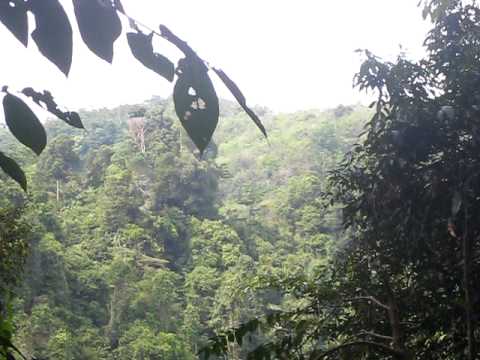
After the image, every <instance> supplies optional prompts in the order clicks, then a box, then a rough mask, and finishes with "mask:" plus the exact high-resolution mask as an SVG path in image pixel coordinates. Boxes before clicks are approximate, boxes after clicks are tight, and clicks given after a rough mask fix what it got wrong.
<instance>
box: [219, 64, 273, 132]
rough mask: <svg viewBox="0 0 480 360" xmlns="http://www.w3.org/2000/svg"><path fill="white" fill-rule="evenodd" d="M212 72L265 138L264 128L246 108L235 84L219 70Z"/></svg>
mask: <svg viewBox="0 0 480 360" xmlns="http://www.w3.org/2000/svg"><path fill="white" fill-rule="evenodd" d="M213 71H215V73H216V74H217V75H218V77H219V78H220V80H222V81H223V83H224V84H225V86H226V87H227V88H228V90H230V92H231V93H232V95H233V96H234V97H235V99H236V100H237V101H238V103H239V104H240V106H241V107H242V109H243V110H245V112H246V113H247V114H248V116H249V117H250V119H252V120H253V122H254V123H255V125H257V127H258V128H259V129H260V131H261V132H262V134H263V135H264V136H265V137H267V131H266V130H265V127H264V126H263V124H262V122H261V121H260V118H259V117H258V116H257V114H255V112H254V111H253V110H252V109H250V108H249V107H248V106H247V100H246V99H245V96H244V95H243V93H242V92H241V91H240V89H239V87H238V86H237V84H235V82H233V80H232V79H230V78H229V77H228V76H227V74H225V73H224V72H223V71H222V70H221V69H216V68H213Z"/></svg>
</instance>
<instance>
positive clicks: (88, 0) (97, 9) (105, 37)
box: [73, 0, 123, 63]
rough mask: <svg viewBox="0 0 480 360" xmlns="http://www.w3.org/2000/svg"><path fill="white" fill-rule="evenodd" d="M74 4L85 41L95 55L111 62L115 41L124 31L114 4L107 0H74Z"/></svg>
mask: <svg viewBox="0 0 480 360" xmlns="http://www.w3.org/2000/svg"><path fill="white" fill-rule="evenodd" d="M118 4H119V3H117V6H119V5H118ZM73 6H74V10H75V17H76V18H77V23H78V27H79V29H80V35H81V36H82V39H83V41H84V42H85V44H86V45H87V46H88V48H89V49H90V50H91V51H92V52H93V53H94V54H95V55H97V56H98V57H100V58H101V59H103V60H105V61H107V62H109V63H111V62H112V60H113V43H114V42H115V40H117V39H118V37H119V36H120V34H121V32H122V23H121V22H120V18H119V17H118V14H117V11H116V10H115V7H114V5H113V4H112V2H111V1H107V0H73ZM120 6H121V4H120ZM119 10H120V11H122V10H123V7H122V8H121V9H119Z"/></svg>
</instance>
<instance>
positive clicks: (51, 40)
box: [28, 0, 73, 76]
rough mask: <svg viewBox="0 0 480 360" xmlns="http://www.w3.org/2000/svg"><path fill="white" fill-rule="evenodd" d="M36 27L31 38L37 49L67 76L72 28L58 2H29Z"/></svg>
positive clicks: (71, 48) (39, 0)
mask: <svg viewBox="0 0 480 360" xmlns="http://www.w3.org/2000/svg"><path fill="white" fill-rule="evenodd" d="M28 4H29V6H30V10H31V11H32V12H33V14H34V15H35V23H36V25H37V27H36V28H35V30H34V31H33V32H32V38H33V40H34V41H35V43H36V44H37V46H38V49H39V50H40V52H41V53H42V55H43V56H45V57H46V58H47V59H49V60H50V61H51V62H52V63H54V64H55V65H56V66H57V67H58V68H59V69H60V70H61V71H62V72H63V73H64V74H65V76H68V73H69V72H70V67H71V65H72V51H73V44H72V26H71V25H70V21H69V20H68V17H67V14H66V13H65V10H64V9H63V7H62V5H60V3H59V2H58V0H30V1H29V2H28Z"/></svg>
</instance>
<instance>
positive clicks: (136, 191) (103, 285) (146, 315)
mask: <svg viewBox="0 0 480 360" xmlns="http://www.w3.org/2000/svg"><path fill="white" fill-rule="evenodd" d="M222 108H229V109H230V110H229V111H230V112H229V114H230V116H231V117H232V119H240V118H241V116H242V115H241V114H240V112H239V111H240V109H239V108H238V107H235V105H233V104H231V103H228V102H226V103H225V105H223V106H222ZM132 114H133V115H135V116H134V117H133V118H132V117H131V116H132ZM365 114H366V111H365V110H364V109H363V108H361V107H357V108H352V112H351V113H348V111H347V112H344V113H342V114H340V115H338V116H340V117H338V118H335V115H334V111H333V110H332V111H326V112H323V113H321V112H315V113H310V114H309V113H302V114H293V115H291V116H286V115H281V116H279V117H278V118H277V120H278V121H277V120H275V122H273V119H272V123H275V124H276V126H277V127H278V128H277V132H278V133H279V134H280V133H282V131H281V128H284V129H285V131H286V130H287V129H289V127H290V126H291V125H292V124H296V126H297V128H296V129H294V131H292V132H291V135H288V136H287V137H285V139H283V140H282V141H286V142H287V143H288V146H289V147H292V148H297V149H300V148H301V147H302V146H303V145H304V144H305V143H308V144H310V143H311V146H308V149H309V150H308V151H311V154H313V153H314V151H317V150H320V151H321V152H325V153H326V152H328V154H335V157H338V158H339V157H340V155H339V154H337V153H336V151H337V149H336V148H335V147H334V146H329V147H328V148H327V145H326V144H327V143H326V142H325V141H323V140H322V139H320V138H315V139H314V138H312V139H310V138H308V139H303V138H299V137H298V136H297V135H298V134H299V133H302V131H306V130H302V128H303V127H308V128H309V131H311V133H312V134H313V133H316V132H319V131H320V129H321V128H326V127H331V122H332V121H334V118H335V119H336V121H337V124H336V126H335V129H336V132H333V133H331V135H330V136H334V137H335V136H338V139H337V140H335V141H334V142H333V143H334V144H342V146H344V147H348V145H347V144H348V143H349V142H350V141H351V139H350V135H347V134H351V133H353V132H355V131H359V129H360V124H361V123H362V122H363V121H364V119H365ZM173 115H174V108H173V104H172V103H171V102H168V101H164V100H161V99H152V100H151V101H149V102H147V103H145V104H142V105H139V106H123V107H120V108H117V109H112V110H106V109H105V110H97V111H92V112H82V113H81V116H82V121H83V123H84V124H85V127H86V128H88V129H90V130H89V132H85V133H80V134H78V133H75V130H73V129H72V128H71V127H68V126H67V125H66V124H63V123H60V122H53V121H49V122H47V123H46V125H45V126H46V128H47V131H48V134H49V136H50V137H51V141H50V142H49V144H48V145H47V147H46V149H45V151H44V152H43V153H42V155H41V156H40V157H39V159H38V161H35V159H34V158H33V157H32V156H30V157H28V156H25V157H24V160H23V167H24V169H25V170H26V173H27V175H28V176H29V177H30V178H32V179H34V181H33V182H32V185H31V188H30V190H29V191H30V195H31V199H30V204H29V206H28V207H27V209H26V214H25V218H26V219H27V220H28V223H29V224H31V227H32V228H33V230H34V231H33V235H32V236H30V237H29V244H30V252H29V256H28V257H27V259H26V263H25V272H24V275H23V277H22V280H23V281H22V282H21V286H18V287H16V288H15V297H14V298H13V299H12V300H11V301H9V302H10V303H11V305H12V306H11V307H12V309H13V314H14V318H15V326H13V327H11V329H12V330H11V331H12V334H14V340H15V341H14V343H15V344H17V345H18V348H19V349H21V351H22V353H24V354H25V356H27V357H29V358H31V357H37V358H49V359H50V358H52V359H63V358H69V359H106V360H111V359H114V358H122V359H123V358H134V359H135V358H138V359H142V356H143V358H152V359H154V358H159V359H160V358H161V359H168V358H171V359H194V358H196V357H197V352H198V351H199V350H200V348H202V347H203V346H205V345H206V344H208V339H209V338H210V337H211V336H213V335H214V334H221V333H223V332H225V331H227V329H229V328H231V327H239V326H241V324H243V323H246V322H248V321H249V320H250V319H252V318H255V317H257V316H260V315H261V314H263V313H264V312H269V313H270V312H272V309H288V310H289V311H290V310H291V309H292V308H295V306H297V305H298V304H301V303H302V304H303V302H302V301H297V299H295V298H293V297H291V296H284V295H282V294H281V292H279V291H278V290H277V287H275V288H272V287H270V285H268V284H271V281H270V280H269V277H270V276H274V277H275V278H276V279H284V278H286V277H288V276H300V275H301V274H303V271H304V270H305V271H306V272H307V273H309V274H310V275H309V276H313V274H315V273H316V270H315V269H317V268H318V267H319V266H323V265H324V264H325V262H326V261H327V257H328V256H330V255H331V254H332V253H333V250H332V249H333V246H332V241H333V239H334V238H335V235H334V234H333V232H334V231H336V228H335V226H333V225H332V224H333V223H334V222H335V221H334V220H332V219H331V218H332V217H333V218H335V213H331V212H329V211H325V210H324V208H323V207H324V204H323V203H322V202H321V201H319V200H318V199H316V197H318V196H320V195H321V193H322V191H323V188H324V185H325V184H324V179H325V178H324V176H323V173H321V172H319V171H317V170H316V169H317V167H316V166H315V167H314V166H311V167H310V166H309V165H308V164H307V162H306V161H303V162H304V163H303V165H301V166H297V165H298V163H297V161H298V160H299V159H300V158H301V156H299V155H296V154H295V155H294V156H289V155H288V153H287V152H283V151H279V157H283V159H282V160H279V159H276V158H275V157H270V158H269V161H265V160H264V159H263V158H262V157H261V156H258V157H256V156H254V157H252V160H251V162H248V163H243V164H242V165H241V166H240V165H239V164H241V163H238V162H237V159H238V157H239V156H241V154H239V152H238V151H235V146H236V144H237V142H238V138H237V137H238V134H234V133H231V134H230V129H229V127H230V126H231V124H232V122H231V121H229V120H228V119H226V121H224V122H222V124H221V125H220V127H219V132H218V135H219V136H224V137H223V139H222V145H221V146H220V147H219V148H218V149H217V147H216V146H215V144H210V145H209V146H208V147H207V148H206V149H205V152H204V155H203V160H199V159H198V157H197V156H196V155H195V154H194V153H193V152H192V149H193V147H194V144H193V143H192V142H191V141H190V140H189V139H188V137H186V136H185V133H184V132H183V130H182V129H181V128H180V127H179V125H178V124H177V123H176V122H174V121H173V120H172V116H173ZM290 118H291V119H293V120H290ZM306 118H308V121H307V120H305V119H306ZM314 119H315V120H314ZM246 125H248V123H247V124H246ZM246 125H245V127H244V128H243V129H240V130H241V131H242V132H243V131H245V133H244V134H242V136H245V137H246V138H249V139H250V148H251V149H250V151H251V154H261V153H262V152H263V151H264V148H265V142H264V140H263V139H262V137H261V136H255V132H254V131H255V130H256V129H251V128H248V127H247V126H246ZM142 135H143V136H142ZM0 141H1V142H2V143H3V142H5V143H7V141H10V140H9V138H8V137H7V134H5V135H4V136H3V135H2V137H1V138H0ZM298 141H301V142H302V145H301V146H300V145H297V144H295V142H298ZM12 143H14V142H13V141H12ZM271 146H272V147H278V149H281V148H282V147H283V145H282V146H280V144H278V143H276V140H275V139H273V138H272V139H271ZM339 151H340V150H339ZM217 154H220V156H221V161H222V163H223V164H228V166H227V165H222V166H221V165H219V158H218V156H217ZM257 161H258V163H257ZM281 162H283V164H284V165H285V167H288V168H292V169H295V170H294V171H292V173H294V174H295V176H291V177H290V178H285V177H284V176H285V175H284V173H283V170H282V168H281V167H279V166H278V164H279V163H281ZM270 164H271V165H270ZM307 166H308V167H309V171H308V172H307V173H303V169H304V168H305V167H307ZM262 167H263V168H264V170H262ZM327 167H328V165H326V164H325V167H324V168H323V170H322V171H325V170H326V168H327ZM263 171H266V172H269V173H270V175H266V174H265V173H263ZM226 172H230V175H231V176H230V177H228V176H225V173H226ZM272 176H273V177H274V178H275V179H276V180H275V182H270V180H269V179H271V178H272ZM240 179H247V180H246V184H247V185H245V186H244V185H243V184H242V188H241V189H236V191H232V193H227V191H226V189H232V188H234V186H235V184H241V181H240ZM255 183H256V186H252V185H253V184H255ZM57 185H58V186H57ZM247 188H248V189H250V190H251V191H248V192H247V191H244V189H247ZM57 195H58V196H57ZM2 196H3V197H2V198H3V199H4V202H3V203H2V205H3V204H4V205H6V204H8V203H10V202H12V203H22V202H23V201H25V199H24V195H23V194H22V192H21V191H18V189H16V188H15V186H11V187H3V188H2ZM317 210H318V212H317ZM17 274H19V273H17ZM19 285H20V284H19ZM271 336H273V335H272V334H270V333H269V332H268V331H266V332H265V333H264V334H260V333H258V334H255V335H253V336H252V338H251V339H250V340H248V339H245V340H244V341H243V342H242V344H241V345H240V344H238V343H237V342H236V341H231V339H227V344H228V354H229V355H228V356H229V357H230V358H232V359H240V358H246V357H247V354H248V353H249V352H251V351H252V350H254V349H255V348H256V347H258V346H260V345H261V344H262V343H264V342H265V341H271V340H272V337H271Z"/></svg>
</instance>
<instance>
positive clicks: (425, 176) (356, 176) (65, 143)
mask: <svg viewBox="0 0 480 360" xmlns="http://www.w3.org/2000/svg"><path fill="white" fill-rule="evenodd" d="M31 1H33V0H31ZM52 3H53V2H52ZM87 3H88V2H85V3H83V4H87ZM80 4H81V2H77V5H80ZM118 4H119V3H118V2H115V3H113V4H112V6H111V7H109V8H108V11H109V14H117V12H116V11H120V13H123V12H124V11H123V8H119V7H118V6H119V5H118ZM423 9H424V11H423V16H424V17H425V18H428V19H429V20H430V21H431V24H432V29H431V31H430V32H429V33H428V35H427V37H426V39H425V49H426V55H425V57H424V58H422V59H420V60H418V61H414V60H411V59H409V58H408V56H407V55H405V54H400V55H399V56H398V58H397V59H395V60H394V61H385V60H383V59H381V58H379V57H377V56H375V54H373V53H372V52H370V51H368V50H364V51H363V55H364V58H365V61H364V62H363V63H362V65H361V67H360V70H359V72H358V74H357V75H356V77H355V79H354V83H355V86H356V87H357V88H358V89H359V90H360V91H363V90H366V91H369V92H370V93H373V94H374V95H375V97H376V98H375V101H373V102H372V103H371V104H370V106H369V107H364V106H361V105H355V106H346V105H339V106H338V107H336V108H333V109H330V110H325V111H305V112H297V113H292V114H279V115H274V114H272V113H271V112H270V111H269V110H268V109H262V108H255V109H250V108H248V107H246V103H245V99H244V97H243V95H241V93H240V92H239V91H238V88H237V87H236V85H235V84H234V83H232V82H230V80H229V79H228V77H226V75H225V74H224V73H223V72H222V71H221V70H219V69H212V70H213V71H214V72H216V73H217V75H218V76H219V77H220V78H221V79H222V80H223V81H224V83H225V84H226V85H227V87H229V88H230V90H232V92H233V93H234V95H235V94H236V96H235V97H236V100H237V103H231V102H228V101H221V100H218V98H217V97H216V95H215V96H213V95H214V92H212V91H214V90H212V89H213V87H211V86H210V85H211V82H210V80H209V78H208V75H207V74H208V66H207V64H206V63H205V62H203V61H201V60H200V58H197V57H196V55H194V53H193V54H192V53H191V51H193V50H191V49H190V48H189V47H186V46H187V45H186V43H184V42H183V41H182V40H180V39H178V38H177V37H176V36H175V35H174V34H173V33H171V32H170V30H168V29H166V28H164V27H162V28H160V35H161V36H164V37H166V38H167V40H169V41H170V42H172V43H173V44H175V45H176V46H178V47H179V48H183V52H184V54H185V55H186V58H185V59H186V60H185V59H184V60H182V61H180V62H179V64H178V66H177V68H176V70H174V73H176V76H177V81H176V85H175V88H176V90H174V94H173V98H172V99H162V98H158V97H155V98H152V99H151V100H149V101H146V102H145V103H143V104H137V105H125V106H121V107H118V108H115V109H110V110H109V109H101V110H96V111H88V112H87V111H85V112H79V113H78V114H77V115H78V118H79V119H81V124H82V126H84V127H86V128H88V129H89V131H88V132H82V131H80V130H77V129H74V128H72V127H71V126H70V127H69V126H66V125H69V121H65V119H62V116H64V117H66V118H67V119H70V122H72V121H75V120H72V119H73V118H72V117H71V114H70V117H68V116H67V115H65V113H62V112H61V111H60V110H59V111H60V112H59V113H58V114H55V115H57V116H58V117H60V119H62V120H64V122H66V123H67V124H64V123H63V122H58V121H55V120H52V121H49V122H47V123H46V124H45V125H42V124H40V127H41V129H42V130H38V131H40V132H42V131H43V129H44V128H45V129H46V133H48V135H49V137H50V141H49V143H48V144H46V142H45V143H43V142H40V143H36V142H29V141H37V140H38V139H34V140H32V139H31V138H29V137H25V135H26V134H27V133H26V132H22V131H23V130H24V129H25V128H24V127H20V128H19V129H16V128H15V127H14V126H9V128H10V133H9V132H8V131H6V130H5V129H1V132H0V145H1V146H2V148H4V147H5V148H11V149H13V151H14V153H15V154H16V156H17V161H18V163H19V164H20V165H21V166H22V169H25V172H23V170H22V174H24V178H25V180H26V179H28V180H29V184H31V185H30V187H29V193H28V194H26V193H25V192H22V191H20V189H18V186H16V185H15V184H14V183H12V182H11V181H10V180H9V179H8V178H7V176H5V175H3V174H2V175H1V176H2V181H3V182H2V184H3V186H2V188H1V190H0V191H1V192H2V195H1V197H0V201H1V206H2V209H3V210H2V211H1V212H0V224H1V225H2V226H1V229H0V230H1V234H2V238H1V240H2V243H1V244H0V245H1V246H0V255H1V256H2V260H3V258H5V259H7V260H8V261H2V264H1V267H0V270H2V273H1V278H0V280H1V283H0V299H1V303H0V305H1V308H0V315H1V316H0V339H1V342H0V356H3V357H5V358H6V359H7V360H11V359H12V358H15V357H17V356H25V357H26V358H37V359H43V358H46V359H53V360H55V359H87V360H88V359H106V360H109V359H111V360H113V359H139V360H140V359H172V360H174V359H196V358H202V359H203V358H205V359H206V358H213V359H221V358H228V359H254V360H255V359H259V360H263V359H298V360H300V359H302V360H303V359H312V360H313V359H353V358H354V359H363V360H368V359H372V360H373V359H385V360H386V359H392V360H414V359H432V360H433V359H447V360H448V359H452V360H453V359H466V360H474V359H477V358H478V353H479V351H478V339H479V336H480V331H479V329H478V314H479V313H480V311H479V310H480V309H479V307H480V288H479V284H480V281H479V280H480V279H478V274H480V252H479V249H478V245H479V244H478V243H479V240H480V228H479V225H478V221H477V220H478V218H479V211H480V204H479V199H480V188H479V184H480V164H479V160H478V153H479V152H480V148H479V147H480V142H479V140H478V139H479V135H480V134H479V133H478V132H479V128H480V127H479V124H478V121H479V120H478V119H479V118H480V104H479V99H480V93H479V90H478V89H480V86H479V85H480V73H479V71H478V69H479V68H480V63H479V62H480V35H479V34H480V28H479V24H480V8H479V7H478V6H477V5H476V4H475V2H460V1H444V0H432V1H426V2H424V3H423ZM8 10H9V11H12V10H11V9H8ZM20 10H21V9H20ZM15 11H17V10H15ZM27 11H31V12H33V13H34V14H35V11H36V10H35V7H32V8H29V9H27ZM81 12H82V10H78V13H77V14H76V17H77V21H78V23H79V26H81V22H82V17H81V16H79V14H81ZM22 14H23V13H22ZM22 16H23V15H22ZM112 16H113V17H114V18H115V16H116V15H112ZM0 19H2V18H1V17H0ZM4 19H5V17H4V18H3V20H2V21H3V22H4V23H5V20H4ZM115 23H116V21H113V22H112V24H113V25H115ZM112 24H110V25H112ZM64 25H65V24H64ZM7 26H8V25H7ZM134 30H135V29H134ZM35 31H36V30H35ZM88 31H91V29H88ZM88 31H87V30H86V29H84V34H82V37H83V38H84V40H85V41H86V42H87V43H88V44H90V47H91V50H92V51H93V52H94V53H96V54H97V55H98V56H100V57H102V58H104V59H105V60H107V61H109V60H111V58H110V52H109V51H104V50H105V49H104V48H103V47H102V45H99V44H93V43H92V42H91V41H92V40H91V37H90V36H91V33H89V32H88ZM13 32H14V34H16V35H17V37H18V38H19V40H20V41H22V42H23V41H25V37H22V36H18V33H16V31H13ZM112 33H113V34H114V35H115V34H116V31H113V32H112ZM132 34H133V35H130V36H129V37H128V39H127V41H128V42H129V44H130V46H131V47H132V51H133V53H134V55H135V54H136V55H137V56H136V57H137V58H138V59H139V60H140V61H141V62H142V63H143V64H144V65H145V66H147V67H149V68H154V69H156V70H154V71H159V72H161V75H162V76H164V77H165V78H166V79H167V80H169V79H171V78H172V71H171V66H169V65H168V64H169V63H168V62H167V61H166V59H164V58H162V57H160V56H157V55H159V54H157V55H155V54H153V55H152V54H150V50H151V49H150V47H149V45H148V44H149V43H146V42H144V40H145V37H144V36H147V40H148V36H149V35H145V34H143V35H142V34H141V30H140V29H138V31H137V32H136V33H132ZM27 35H28V32H27ZM32 37H33V39H34V40H35V38H36V37H37V40H35V41H40V40H38V39H41V35H38V34H37V36H34V35H32ZM115 38H116V37H115V36H111V37H110V38H109V40H108V43H109V44H110V43H111V42H112V41H114V39H115ZM112 39H113V40H112ZM39 47H40V45H39ZM145 48H148V53H149V54H150V55H151V56H149V57H148V58H146V57H144V55H145V53H142V54H143V55H139V54H140V52H139V51H140V50H139V49H145ZM40 50H41V47H40ZM41 51H42V50H41ZM189 56H190V60H189V59H188V57H189ZM47 57H48V56H47ZM52 61H53V60H52ZM57 65H59V64H57ZM61 65H62V64H60V65H59V67H60V68H61V69H62V66H63V65H65V64H63V65H62V66H61ZM64 70H65V69H64ZM193 78H196V79H200V80H201V83H202V84H208V85H206V86H202V87H201V89H200V88H194V90H195V94H190V95H189V91H190V89H189V86H190V85H191V81H190V80H192V79H193ZM207 78H208V79H207ZM189 79H190V80H189ZM192 81H193V80H192ZM197 90H198V91H197ZM4 91H5V92H6V93H7V94H6V95H5V98H4V105H5V104H7V105H6V106H4V108H5V109H6V110H5V112H6V114H7V113H9V112H10V111H12V112H13V113H18V112H19V111H20V110H21V113H22V114H23V115H24V116H26V117H27V118H28V117H29V116H30V112H29V111H30V110H28V108H25V107H23V105H21V103H19V100H18V99H19V98H18V97H16V96H14V95H12V94H10V93H8V89H4ZM25 92H27V94H25ZM23 93H24V94H25V95H27V96H28V93H30V94H31V96H33V97H37V99H38V101H39V102H43V103H46V104H49V101H48V100H46V102H45V101H44V100H45V99H46V98H48V99H49V97H48V96H49V95H48V94H49V93H48V92H44V93H43V94H42V93H37V92H35V91H34V90H33V89H31V90H28V89H25V90H24V91H23ZM185 93H186V94H187V95H188V96H194V97H195V96H196V97H198V98H199V99H200V98H201V99H204V98H210V99H214V100H213V103H214V105H215V106H214V107H213V108H208V109H201V108H202V107H203V105H201V102H199V101H197V102H196V109H195V110H200V109H201V110H205V113H208V114H209V115H208V118H209V119H215V121H214V124H213V123H209V124H207V126H206V127H205V128H203V127H202V128H201V131H206V132H208V136H207V137H205V136H204V135H205V134H203V135H201V136H202V137H201V138H197V139H196V138H195V136H196V135H192V131H193V133H195V132H197V131H200V130H198V129H193V128H189V127H188V126H185V121H187V119H186V117H185V116H187V112H188V111H190V110H188V106H190V105H191V103H189V101H190V100H191V99H190V98H189V97H188V96H186V97H182V96H180V98H179V97H178V95H179V94H183V95H184V96H185ZM41 98H43V99H44V100H41ZM5 99H6V100H5ZM185 99H187V100H188V101H186V102H185ZM199 99H197V100H199ZM52 101H53V100H52ZM211 103H212V102H210V104H211ZM12 104H13V105H12ZM19 104H20V105H19ZM53 104H54V103H53ZM53 104H52V103H50V108H51V109H56V105H53ZM46 106H47V108H48V105H46ZM12 109H13V110H12ZM55 111H56V110H54V111H52V112H53V113H55ZM62 114H63V115H62ZM252 114H253V115H252ZM255 114H260V115H262V119H263V121H264V122H265V125H266V128H268V129H269V138H270V144H268V143H267V142H265V141H264V140H263V136H264V135H265V133H264V134H261V133H258V132H253V131H254V130H256V129H253V127H249V126H248V125H249V124H248V123H247V122H245V121H238V120H243V119H246V118H250V119H251V120H254V121H255V119H258V118H256V116H257V115H255ZM176 115H177V116H179V117H180V123H177V122H176V121H175V120H174V118H175V117H176ZM190 116H194V115H193V114H192V113H190V115H188V116H187V117H190ZM218 118H221V119H222V121H221V122H220V124H219V128H218V130H217V131H216V133H215V137H214V138H213V139H214V140H213V141H210V136H212V134H213V129H215V128H216V126H217V120H218ZM75 119H77V117H76V116H75ZM7 122H8V118H7ZM17 125H18V124H17ZM70 125H72V124H70ZM29 126H34V127H37V128H38V129H40V127H38V124H37V123H35V122H32V121H30V122H29ZM181 126H183V128H182V127H181ZM257 126H258V127H260V128H262V127H263V125H261V126H260V125H259V124H258V123H257ZM12 128H13V130H12ZM17 130H18V131H17ZM262 132H263V131H262ZM12 135H13V136H12ZM27 135H28V134H27ZM188 135H190V137H189V136H188ZM190 138H191V139H190ZM207 138H208V139H207ZM17 140H18V141H17ZM192 140H193V141H192ZM207 140H208V141H207ZM19 142H20V143H19ZM26 143H27V144H26ZM22 144H26V145H27V146H28V145H30V146H29V147H30V149H31V150H33V151H34V152H36V153H37V154H39V157H38V158H37V157H36V156H34V155H33V154H32V152H31V151H30V150H28V149H26V148H25V147H24V146H23V145H22ZM195 147H196V148H199V149H200V152H201V153H202V156H201V157H199V156H197V155H196V153H195ZM3 164H4V165H3V166H4V167H7V165H8V166H10V169H11V168H12V167H14V165H12V164H13V163H12V162H11V161H9V160H8V159H3ZM7 169H8V167H7ZM7 173H8V171H7ZM10 175H12V174H10ZM14 179H15V177H14ZM19 179H20V178H19V177H17V179H15V180H16V181H17V182H20V183H21V184H23V178H22V179H20V180H21V181H19ZM22 271H23V273H21V272H22ZM13 344H15V345H13Z"/></svg>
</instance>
